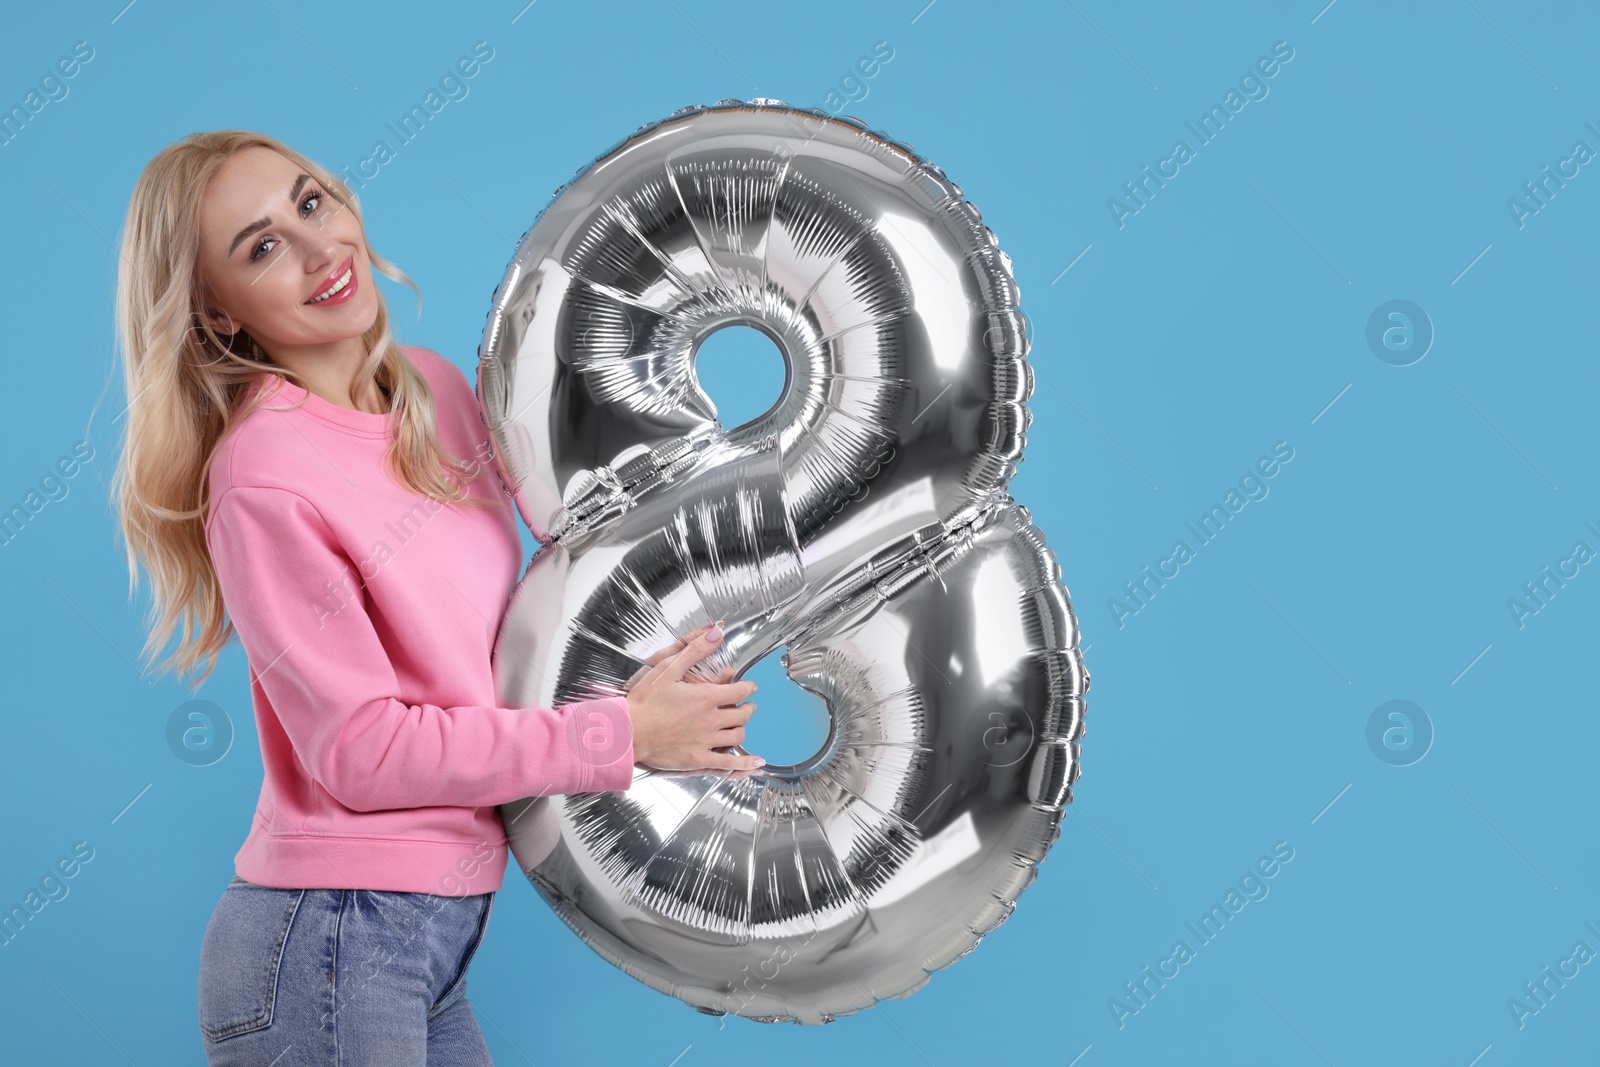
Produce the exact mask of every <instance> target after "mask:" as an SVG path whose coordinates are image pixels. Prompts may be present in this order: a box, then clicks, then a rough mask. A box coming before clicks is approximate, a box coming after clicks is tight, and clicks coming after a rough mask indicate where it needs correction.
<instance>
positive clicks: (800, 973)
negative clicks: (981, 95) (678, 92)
mask: <svg viewBox="0 0 1600 1067" xmlns="http://www.w3.org/2000/svg"><path fill="white" fill-rule="evenodd" d="M1018 298H1019V293H1018V289H1017V286H1016V283H1015V282H1014V280H1013V278H1012V274H1011V264H1010V260H1009V258H1008V257H1007V256H1006V254H1005V253H1004V252H1002V251H1000V249H999V248H998V246H997V244H996V241H995V237H994V234H993V233H992V232H991V231H990V230H989V229H988V228H987V227H985V226H984V225H983V222H982V220H981V218H980V216H979V214H978V211H977V209H976V208H974V207H973V206H972V205H971V204H969V203H968V202H967V201H966V200H965V199H964V198H963V194H962V191H961V189H960V187H959V186H957V185H955V184H953V183H952V182H950V181H949V180H948V179H947V178H946V177H945V175H944V173H943V171H941V170H940V169H939V168H938V167H937V166H934V165H933V164H932V163H929V162H928V161H926V160H924V159H922V158H921V157H920V156H918V155H917V154H916V153H915V152H914V151H913V150H912V149H911V147H910V146H909V145H905V144H900V143H896V142H894V141H892V140H890V139H889V138H887V137H886V136H885V135H883V134H882V133H879V132H877V131H874V130H871V129H868V128H867V127H866V126H864V125H863V124H861V123H860V122H858V121H857V120H855V119H851V118H836V117H832V116H829V115H827V114H826V113H825V112H823V111H821V110H818V109H805V110H803V109H797V108H791V107H789V106H787V105H785V104H784V103H782V102H781V101H776V100H765V99H756V100H751V101H740V100H723V101H719V102H718V103H716V104H714V105H712V106H709V107H704V106H695V107H688V108H682V109H680V110H678V111H675V112H673V113H672V115H670V116H668V117H667V118H666V119H663V120H661V121H659V122H655V123H651V124H647V125H645V126H642V127H640V128H639V129H638V130H637V131H635V133H634V134H633V135H632V136H631V137H629V138H627V139H626V140H624V141H622V142H620V143H618V144H617V145H616V146H614V147H613V148H611V149H610V150H609V151H608V152H606V153H605V154H603V155H602V156H601V157H599V158H598V159H597V160H595V161H594V162H592V163H590V164H588V165H587V166H585V167H584V168H582V169H581V170H579V171H578V172H577V174H575V175H574V177H573V178H572V179H571V180H570V181H569V182H568V183H567V184H566V185H564V186H562V187H561V188H560V189H558V190H557V191H556V192H555V194H553V196H552V198H551V200H550V202H549V203H548V204H547V205H546V206H545V208H544V209H543V210H542V211H541V212H540V213H539V216H538V217H537V218H536V219H535V220H534V224H533V226H532V228H530V229H529V230H528V232H527V233H526V234H524V235H523V238H522V240H521V242H520V243H519V245H518V246H517V250H516V253H515V256H514V258H513V260H512V262H511V265H510V266H509V268H508V269H507V271H506V274H505V276H504V278H503V279H502V281H501V283H500V285H499V287H498V288H497V289H496V290H495V294H494V302H493V307H492V310H491V311H490V315H489V321H488V325H487V327H486V330H485V334H484V340H483V344H482V347H481V349H480V360H479V367H478V392H479V398H480V401H481V404H482V409H483V417H484V422H485V425H486V427H487V428H488V430H489V432H490V434H491V437H492V440H493V443H494V445H495V452H496V461H497V463H498V466H499V470H500V474H501V477H502V478H503V479H504V481H505V486H506V489H507V491H508V492H509V493H510V494H511V495H512V496H513V497H514V499H515V501H516V505H517V507H518V510H519V512H520V513H521V515H522V518H523V520H524V521H525V522H527V524H528V526H529V529H530V530H531V531H532V532H533V534H534V536H535V537H536V538H537V539H538V540H539V541H540V542H542V544H541V546H540V548H539V550H538V551H537V552H536V553H535V554H534V556H533V558H532V559H531V560H530V562H529V564H528V567H527V570H526V572H525V573H524V575H523V576H522V580H521V581H520V583H519V584H518V586H517V589H516V591H515V593H514V594H513V596H512V598H511V602H510V605H509V607H508V609H507V612H506V615H505V618H504V619H503V620H502V622H501V624H500V629H499V632H498V634H497V636H496V639H495V646H494V669H495V677H496V682H497V684H498V685H499V687H500V690H501V694H502V696H503V698H504V699H505V700H506V701H507V702H508V703H509V705H510V706H516V707H526V706H545V707H549V706H561V705H565V704H568V703H573V702H576V701H580V700H588V699H592V698H595V697H600V696H613V695H616V694H619V693H622V692H625V691H626V689H627V687H628V685H629V684H630V679H631V678H632V677H633V676H634V675H635V673H636V672H637V671H639V669H640V668H641V667H642V666H643V665H644V664H645V662H646V660H647V658H648V657H649V656H651V655H652V654H653V653H655V652H657V651H659V650H661V649H663V648H666V647H668V646H670V645H672V644H673V643H674V642H675V641H677V640H678V639H680V638H681V637H682V636H683V635H685V634H687V633H688V632H689V631H690V630H692V629H694V628H695V627H696V626H699V625H702V624H704V623H707V622H710V621H713V620H716V619H723V620H725V624H724V629H725V632H726V636H725V637H724V639H723V641H722V643H721V645H719V646H718V648H717V650H716V652H714V653H713V655H712V656H711V657H709V658H707V659H706V660H705V661H704V662H703V663H702V664H701V665H700V667H699V668H696V670H697V672H700V673H699V674H698V676H699V677H704V678H711V677H715V676H716V675H717V674H718V673H719V672H722V671H724V670H725V669H731V670H732V672H733V675H734V676H735V677H737V676H740V675H742V674H743V673H744V672H746V671H747V670H748V669H749V668H750V667H751V666H752V665H754V664H755V663H756V662H758V661H759V660H761V659H762V658H763V657H765V656H768V655H773V654H780V655H782V660H781V662H782V663H783V665H784V667H785V668H786V670H787V672H788V676H789V677H790V678H791V679H793V680H794V682H796V683H798V684H799V685H801V686H803V687H804V688H805V689H808V690H810V691H812V692H813V693H816V694H818V695H819V696H821V697H822V698H823V699H824V701H825V702H826V704H827V707H828V712H829V718H830V726H829V730H828V736H827V740H826V742H825V743H824V745H823V747H822V749H821V750H820V751H818V752H817V753H816V754H815V755H813V756H811V757H809V758H807V759H805V760H802V761H801V762H799V763H795V764H791V765H785V766H775V765H769V766H766V767H764V768H762V769H761V770H760V771H758V772H725V771H712V772H704V773H684V772H664V771H657V770H653V769H649V768H644V767H635V768H634V777H633V781H632V785H631V786H630V787H629V788H628V789H627V790H625V791H615V792H589V793H576V794H571V795H566V796H546V797H532V798H527V799H525V800H520V801H517V802H515V803H512V804H507V805H504V806H503V807H502V809H501V814H502V816H503V818H504V821H505V823H506V826H507V828H508V836H509V839H510V844H511V850H512V854H513V855H514V856H515V857H516V858H517V860H518V862H519V864H520V865H521V867H522V870H523V872H524V873H525V874H526V875H527V876H528V878H529V879H530V881H531V882H532V883H533V885H534V886H535V888H536V889H537V890H538V891H539V893H540V894H541V895H542V896H543V897H544V898H545V899H546V900H547V901H548V902H549V903H550V904H551V906H552V907H553V908H554V909H555V911H556V912H557V914H559V915H560V916H561V918H562V919H563V920H564V921H565V922H566V923H567V924H568V925H569V926H570V927H571V928H572V929H573V930H574V931H575V932H576V933H577V934H578V935H579V936H580V937H582V938H583V940H584V941H585V942H586V943H587V944H588V945H589V946H590V947H592V948H593V949H595V951H597V952H599V953H600V954H601V955H602V956H604V957H605V958H606V959H608V960H610V961H611V962H612V963H614V964H615V965H617V966H618V967H620V968H622V969H623V970H624V971H626V972H627V973H628V974H630V975H632V976H633V977H634V978H637V979H638V980H640V981H642V982H644V983H646V984H648V985H650V986H651V987H653V988H655V989H658V990H660V991H661V992H663V993H667V994H670V995H672V996H675V997H678V998H680V999H682V1000H683V1001H685V1002H687V1003H688V1004H690V1005H692V1006H693V1007H695V1008H697V1009H698V1010H700V1011H702V1012H706V1013H708V1014H716V1015H720V1014H729V1013H731V1014H736V1015H740V1016H744V1017H746V1018H751V1019H759V1020H762V1021H766V1022H772V1021H795V1022H802V1023H818V1022H831V1021H833V1019H834V1018H835V1017H837V1016H839V1015H849V1014H852V1013H854V1012H856V1011H859V1010H860V1009H862V1008H866V1007H870V1006H872V1005H873V1004H874V1003H875V1002H876V1001H877V1000H879V999H884V998H894V997H904V996H908V995H910V994H911V993H913V992H915V991H916V990H917V989H919V988H921V987H922V986H923V985H924V984H925V983H926V982H927V981H928V978H929V975H930V973H931V972H933V971H935V970H938V969H939V968H942V967H946V966H948V965H949V964H951V963H952V962H954V961H955V960H957V959H960V958H961V957H963V956H965V955H966V954H967V953H969V952H971V951H972V950H973V948H974V947H976V945H977V943H978V942H979V940H981V939H982V938H983V936H984V935H985V934H987V933H988V932H989V931H991V930H993V929H994V928H995V927H996V926H998V925H999V924H1000V923H1001V922H1002V921H1004V920H1005V919H1006V918H1007V917H1008V916H1009V915H1010V914H1011V912H1012V909H1013V907H1014V905H1015V902H1016V900H1017V897H1018V896H1020V895H1021V893H1022V892H1023V890H1025V889H1026V888H1027V887H1028V886H1029V885H1030V884H1032V882H1033V880H1034V878H1035V876H1036V874H1037V873H1038V866H1039V864H1040V863H1041V862H1042V861H1043V860H1044V858H1045V854H1046V852H1047V851H1048V850H1049V848H1050V846H1051V845H1052V844H1053V843H1054V842H1055V840H1056V838H1057V837H1059V835H1060V821H1061V817H1062V815H1063V813H1064V810H1065V805H1066V804H1069V803H1070V802H1071V799H1072V784H1073V783H1074V782H1075V781H1076V780H1077V777H1078V770H1079V765H1078V757H1079V738H1080V737H1082V735H1083V716H1084V700H1083V696H1084V693H1085V692H1086V691H1087V689H1088V685H1089V675H1088V672H1087V670H1086V669H1085V667H1084V665H1083V659H1082V655H1081V653H1080V652H1079V650H1078V647H1077V645H1078V626H1077V621H1076V619H1075V618H1074V616H1073V612H1072V606H1071V602H1070V599H1069V597H1068V594H1067V590H1066V589H1065V588H1064V587H1063V586H1062V585H1061V584H1060V580H1059V579H1060V567H1059V566H1058V565H1057V563H1056V560H1055V557H1054V555H1053V554H1052V553H1051V551H1050V550H1049V548H1047V547H1046V545H1045V541H1044V536H1043V534H1042V533H1041V532H1040V531H1039V529H1038V528H1037V527H1035V526H1034V525H1032V523H1031V521H1030V518H1029V515H1028V512H1027V510H1026V509H1025V508H1023V507H1021V506H1019V505H1017V504H1015V503H1014V502H1013V501H1012V499H1011V497H1010V496H1009V495H1007V493H1006V491H1005V490H1006V486H1007V485H1008V483H1009V482H1010V479H1011V477H1012V475H1013V474H1014V473H1015V470H1016V463H1017V462H1018V461H1019V460H1020V459H1021V458H1022V448H1023V443H1024V437H1025V434H1026V431H1027V428H1028V425H1029V413H1028V409H1027V407H1026V401H1027V399H1028V397H1029V396H1030V395H1031V394H1032V391H1033V375H1032V371H1031V369H1030V367H1029V365H1028V362H1027V352H1028V346H1029V337H1028V330H1027V326H1026V320H1025V318H1024V317H1023V315H1022V313H1021V311H1020V310H1019V308H1018ZM730 325H746V326H752V327H754V328H756V329H757V330H760V331H762V332H763V333H765V334H766V335H768V336H769V337H770V338H771V339H772V340H773V342H774V343H775V344H776V345H777V347H778V349H779V350H780V351H781V352H782V354H783V357H784V362H785V364H786V369H787V373H786V380H785V384H784V387H783V390H782V394H781V396H780V398H779V399H778V400H777V402H776V403H775V404H774V405H773V406H772V407H771V408H770V409H769V410H767V411H766V412H765V413H763V414H762V415H760V416H758V417H757V418H755V419H753V420H750V421H748V422H745V423H743V424H741V425H739V426H733V427H727V426H723V425H721V424H720V423H719V422H718V420H717V413H716V409H715V407H714V405H713V404H712V402H711V401H710V399H709V398H708V397H707V396H706V395H705V393H704V392H702V390H701V388H700V385H699V383H698V381H697V380H696V377H695V371H694V362H695V351H696V348H697V346H698V345H699V344H700V342H701V341H703V340H704V339H705V338H706V336H707V335H709V334H710V333H712V332H713V331H716V330H718V329H721V328H723V327H726V326H730ZM780 650H781V651H780ZM701 668H703V671H702V670H701ZM757 714H760V712H758V713H757ZM592 717H593V718H595V719H599V718H601V716H598V715H593V716H592ZM578 718H579V716H574V721H573V722H572V724H571V725H572V727H573V729H572V731H571V735H570V740H571V741H572V743H573V744H575V745H577V746H578V748H579V751H580V752H581V753H582V754H584V757H585V758H586V759H589V760H591V761H593V762H594V763H596V764H600V763H606V762H609V761H611V760H614V759H615V758H618V757H619V755H620V753H619V752H618V751H617V748H618V747H619V745H618V743H617V742H618V738H619V735H618V733H617V731H616V729H615V727H616V726H617V725H618V724H615V723H606V722H598V721H589V722H579V721H576V720H577V719H578Z"/></svg>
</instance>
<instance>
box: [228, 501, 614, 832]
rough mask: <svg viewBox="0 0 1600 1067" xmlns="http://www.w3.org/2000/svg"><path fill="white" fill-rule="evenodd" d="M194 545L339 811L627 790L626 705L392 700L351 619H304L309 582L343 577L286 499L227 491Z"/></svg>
mask: <svg viewBox="0 0 1600 1067" xmlns="http://www.w3.org/2000/svg"><path fill="white" fill-rule="evenodd" d="M206 543H207V545H208V547H209V548H210V552H211V560H212V564H213V566H214V567H215V568H216V573H217V581H218V583H219V584H220V586H221V588H222V595H223V599H224V602H225V603H226V605H227V608H228V615H229V617H230V618H231V619H232V621H233V625H234V629H235V630H236V631H237V632H238V634H239V639H240V641H241V643H242V644H243V645H244V650H245V653H246V655H247V657H248V659H249V663H250V669H251V673H252V675H253V680H254V681H256V682H259V683H260V685H261V687H262V689H263V691H264V692H265V694H266V696H267V699H268V700H269V701H270V702H271V704H272V708H273V710H274V711H275V712H276V713H277V716H278V718H279V720H280V721H281V723H282V725H283V729H284V731H285V732H286V733H287V734H288V736H289V740H290V742H291V743H292V744H293V746H294V749H295V753H296V755H298V756H299V758H300V761H301V763H303V764H304V765H305V768H306V771H307V773H309V774H310V775H311V777H312V778H314V779H315V780H316V781H317V782H318V783H319V784H320V785H321V786H322V787H323V788H324V789H326V790H327V791H328V793H329V794H330V795H331V796H332V797H333V798H334V799H335V800H337V801H338V802H339V803H341V804H343V805H344V806H345V807H347V808H349V809H351V810H352V811H380V810H386V809H390V808H414V807H429V806H435V805H453V806H462V807H482V806H488V805H496V804H504V803H509V802H511V801H514V800H518V799H521V798H524V797H531V796H544V795H548V794H552V793H576V792H587V791H604V790H621V789H627V788H628V786H629V785H630V784H631V782H632V780H633V736H632V722H631V720H630V718H629V716H628V703H627V697H626V696H614V697H605V698H601V699H596V700H586V701H580V702H577V703H573V704H567V705H564V706H562V707H559V708H498V707H475V706H464V707H452V708H442V707H438V706H436V705H433V704H408V703H407V702H406V701H405V700H403V699H401V695H400V692H399V688H400V687H399V680H398V678H397V676H396V673H395V670H394V666H393V664H392V663H391V662H390V659H389V654H388V652H387V651H386V649H385V648H384V646H383V644H382V642H381V641H380V639H379V637H378V632H377V629H376V628H375V627H374V626H373V624H372V620H371V618H370V617H369V616H368V615H367V612H366V609H365V607H364V606H363V605H361V604H360V603H359V602H357V603H352V604H351V605H349V606H347V607H346V609H345V610H343V611H340V612H338V613H336V614H329V613H326V612H322V613H320V614H319V613H318V611H317V610H316V607H315V605H316V604H317V603H318V600H319V598H320V597H321V596H322V592H321V588H320V587H321V583H322V581H323V579H326V578H327V577H328V576H329V575H330V574H338V573H350V572H351V571H352V570H353V569H354V568H353V565H352V564H351V563H350V558H349V556H348V554H347V553H346V552H345V551H344V549H343V547H342V546H341V545H340V543H339V541H338V538H337V537H336V536H335V534H334V533H333V531H332V529H331V528H330V527H329V526H328V524H327V522H326V520H324V519H323V517H322V515H321V513H320V512H319V511H318V510H317V508H316V506H315V505H313V504H312V503H311V501H309V500H308V499H306V498H305V497H303V496H301V495H300V494H299V493H295V492H293V491H291V490H288V489H280V488H272V487H265V486H232V487H230V488H228V489H227V490H226V491H224V492H223V493H222V495H221V496H220V498H219V499H218V500H217V501H216V504H215V506H214V507H213V509H212V513H211V517H210V519H209V520H208V521H207V525H206ZM602 761H603V762H602Z"/></svg>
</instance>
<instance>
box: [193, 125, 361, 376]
mask: <svg viewBox="0 0 1600 1067" xmlns="http://www.w3.org/2000/svg"><path fill="white" fill-rule="evenodd" d="M200 274H201V278H202V279H203V281H204V288H205V289H208V290H209V294H208V295H207V305H206V306H207V316H206V317H207V319H208V320H209V321H210V322H211V327H212V329H214V330H216V331H217V332H218V333H222V334H229V333H233V332H234V331H235V330H237V329H240V328H242V329H244V330H247V331H248V332H249V334H250V336H251V337H253V338H255V340H256V342H257V343H258V344H260V345H261V347H262V348H263V349H265V350H266V351H267V353H268V354H269V355H272V356H273V357H274V358H277V356H278V354H279V353H280V352H288V351H291V350H295V349H301V348H313V347H317V346H326V345H336V344H337V343H339V342H343V341H347V340H349V339H351V338H354V337H359V336H360V335H361V334H362V333H364V332H365V331H366V330H367V328H368V327H370V326H371V325H372V324H373V322H374V321H375V320H376V319H377V316H378V299H377V292H376V290H375V289H374V288H373V285H372V264H371V261H370V260H369V259H368V258H367V251H366V241H365V239H364V238H363V236H362V232H361V221H360V219H358V218H357V217H356V214H355V212H354V211H352V210H350V209H349V208H348V207H346V206H345V205H344V204H341V203H340V202H339V201H337V200H335V199H334V198H333V197H332V196H331V195H330V194H329V193H328V191H327V190H326V189H324V188H323V187H322V185H321V184H320V183H319V182H318V181H317V180H316V179H315V178H313V177H311V176H310V175H307V174H305V173H303V172H302V171H301V169H300V167H299V166H298V165H296V164H295V163H294V161H292V160H290V159H289V158H288V157H286V156H283V155H281V154H279V153H278V152H275V151H273V150H272V149H270V148H265V147H261V146H258V145H257V146H251V147H249V148H243V149H240V150H239V151H238V152H235V153H234V154H233V155H232V156H231V157H230V158H229V159H228V161H227V162H226V163H224V164H223V165H222V167H221V169H219V170H218V171H217V173H216V174H215V175H214V176H213V177H212V180H211V182H210V183H209V184H208V185H207V187H206V191H205V196H204V198H203V200H202V202H201V205H200Z"/></svg>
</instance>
